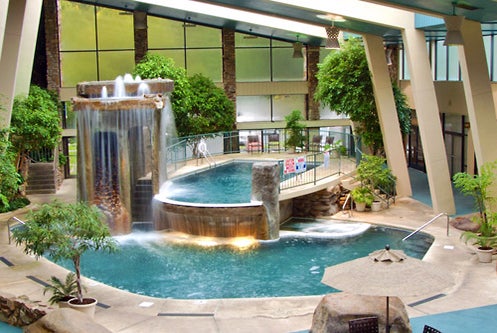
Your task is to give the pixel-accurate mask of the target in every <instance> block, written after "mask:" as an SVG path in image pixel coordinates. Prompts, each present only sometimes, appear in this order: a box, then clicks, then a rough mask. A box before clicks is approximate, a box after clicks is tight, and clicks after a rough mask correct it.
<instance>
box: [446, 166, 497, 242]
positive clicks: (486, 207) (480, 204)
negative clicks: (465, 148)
mask: <svg viewBox="0 0 497 333" xmlns="http://www.w3.org/2000/svg"><path fill="white" fill-rule="evenodd" d="M496 171H497V161H494V162H487V163H484V164H483V165H482V166H481V168H480V174H479V175H470V174H468V173H466V172H458V173H456V174H455V175H454V176H453V177H452V180H453V181H454V186H455V187H456V188H457V189H459V190H460V191H461V193H462V194H464V195H468V196H472V197H473V198H474V200H475V205H476V208H477V209H478V215H477V216H476V217H475V218H474V219H473V220H474V221H475V222H476V223H478V225H479V229H478V233H474V232H471V231H467V232H464V233H463V234H462V235H461V237H462V238H464V239H465V240H466V242H468V241H470V240H473V241H475V243H476V244H478V245H479V246H482V247H491V246H494V245H495V244H497V240H496V239H495V238H496V236H497V233H496V231H495V227H496V225H497V214H496V213H495V212H493V211H492V208H494V205H495V199H496V198H495V197H494V196H492V193H491V190H492V186H493V185H494V182H495V180H496V179H497V175H496Z"/></svg>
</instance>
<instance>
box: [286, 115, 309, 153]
mask: <svg viewBox="0 0 497 333" xmlns="http://www.w3.org/2000/svg"><path fill="white" fill-rule="evenodd" d="M303 120H304V118H303V117H302V114H301V113H300V111H299V110H293V111H292V112H290V114H288V115H287V116H285V121H286V127H285V128H286V130H287V133H288V138H287V139H286V145H287V146H288V147H290V151H291V152H295V151H296V150H297V148H301V147H302V145H303V144H304V135H303V133H302V131H303V130H304V129H305V124H304V123H303V122H302V121H303Z"/></svg>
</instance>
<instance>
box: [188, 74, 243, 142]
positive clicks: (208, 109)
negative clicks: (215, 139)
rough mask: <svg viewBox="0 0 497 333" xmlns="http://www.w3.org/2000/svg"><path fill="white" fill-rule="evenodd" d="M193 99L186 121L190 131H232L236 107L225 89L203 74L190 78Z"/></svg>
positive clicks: (192, 132)
mask: <svg viewBox="0 0 497 333" xmlns="http://www.w3.org/2000/svg"><path fill="white" fill-rule="evenodd" d="M188 81H189V82H190V89H191V91H192V99H191V105H190V111H189V112H188V117H187V119H186V121H187V122H188V125H187V126H186V128H187V130H188V132H189V133H190V134H193V135H197V134H203V133H212V132H222V131H231V130H232V129H233V125H234V124H235V121H236V119H235V107H234V105H233V102H232V101H231V100H230V99H229V98H228V97H227V96H226V94H225V92H224V90H223V89H221V88H219V87H217V86H216V85H215V84H214V82H213V81H212V80H211V79H209V78H207V77H205V76H203V75H202V74H195V75H193V76H191V77H189V78H188Z"/></svg>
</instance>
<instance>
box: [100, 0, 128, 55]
mask: <svg viewBox="0 0 497 333" xmlns="http://www.w3.org/2000/svg"><path fill="white" fill-rule="evenodd" d="M124 13H128V12H122V11H118V10H114V9H108V8H104V7H97V28H98V48H99V49H100V50H116V49H121V50H122V49H133V48H134V45H135V42H134V32H133V15H129V14H125V15H122V14H124Z"/></svg>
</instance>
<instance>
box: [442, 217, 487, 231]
mask: <svg viewBox="0 0 497 333" xmlns="http://www.w3.org/2000/svg"><path fill="white" fill-rule="evenodd" d="M449 223H450V225H451V226H453V227H454V228H456V229H459V230H463V231H472V232H477V231H478V229H479V228H480V225H479V224H478V223H475V222H473V221H472V220H471V218H470V217H467V216H457V217H455V218H453V219H452V220H450V222H449Z"/></svg>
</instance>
